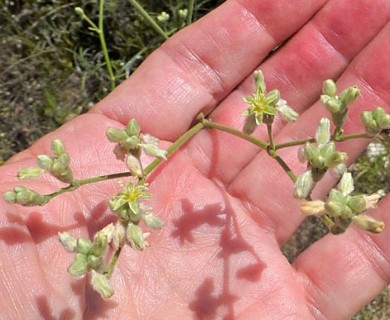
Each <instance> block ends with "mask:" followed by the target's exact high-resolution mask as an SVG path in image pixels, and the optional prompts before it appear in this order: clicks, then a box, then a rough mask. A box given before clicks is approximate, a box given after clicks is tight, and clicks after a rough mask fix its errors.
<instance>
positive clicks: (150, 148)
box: [139, 143, 167, 160]
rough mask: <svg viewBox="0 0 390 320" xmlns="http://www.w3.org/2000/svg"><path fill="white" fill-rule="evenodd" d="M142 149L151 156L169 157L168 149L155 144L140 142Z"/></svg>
mask: <svg viewBox="0 0 390 320" xmlns="http://www.w3.org/2000/svg"><path fill="white" fill-rule="evenodd" d="M139 146H140V147H141V148H142V150H144V151H145V153H146V154H147V155H148V156H150V157H156V158H159V159H164V160H166V159H167V151H166V150H163V149H160V148H159V147H158V146H157V145H155V144H143V143H142V144H140V145H139Z"/></svg>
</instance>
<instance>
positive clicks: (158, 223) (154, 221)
mask: <svg viewBox="0 0 390 320" xmlns="http://www.w3.org/2000/svg"><path fill="white" fill-rule="evenodd" d="M144 222H145V224H146V225H147V226H148V227H149V228H152V229H161V228H162V227H163V225H164V221H163V220H161V219H160V218H159V217H156V216H155V215H153V214H147V215H145V216H144Z"/></svg>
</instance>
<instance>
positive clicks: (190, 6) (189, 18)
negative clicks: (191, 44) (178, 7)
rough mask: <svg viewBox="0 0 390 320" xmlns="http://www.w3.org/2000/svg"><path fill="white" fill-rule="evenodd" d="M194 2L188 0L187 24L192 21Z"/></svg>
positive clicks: (193, 0)
mask: <svg viewBox="0 0 390 320" xmlns="http://www.w3.org/2000/svg"><path fill="white" fill-rule="evenodd" d="M194 4H195V0H189V2H188V14H187V23H186V24H187V26H189V25H190V24H191V23H192V16H193V14H194Z"/></svg>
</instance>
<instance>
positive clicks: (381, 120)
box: [372, 107, 390, 129]
mask: <svg viewBox="0 0 390 320" xmlns="http://www.w3.org/2000/svg"><path fill="white" fill-rule="evenodd" d="M372 114H373V116H374V118H375V120H376V122H377V123H378V126H379V127H380V128H381V129H388V128H390V114H387V113H386V111H385V110H384V109H383V108H381V107H377V108H376V109H375V110H374V111H373V112H372Z"/></svg>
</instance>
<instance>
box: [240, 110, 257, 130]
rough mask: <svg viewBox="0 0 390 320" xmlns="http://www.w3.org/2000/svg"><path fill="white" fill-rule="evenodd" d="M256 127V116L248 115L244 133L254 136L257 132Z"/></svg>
mask: <svg viewBox="0 0 390 320" xmlns="http://www.w3.org/2000/svg"><path fill="white" fill-rule="evenodd" d="M256 127H257V123H256V114H254V113H252V114H250V115H247V116H246V117H245V123H244V128H243V129H242V131H243V132H244V133H245V134H252V133H253V132H254V131H255V130H256Z"/></svg>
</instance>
